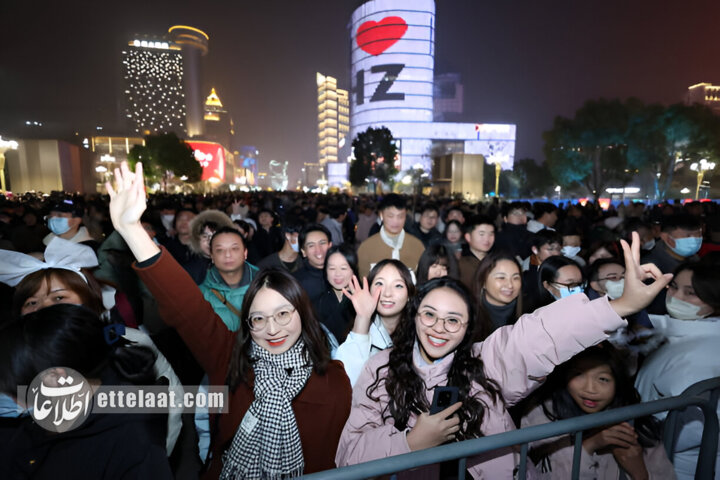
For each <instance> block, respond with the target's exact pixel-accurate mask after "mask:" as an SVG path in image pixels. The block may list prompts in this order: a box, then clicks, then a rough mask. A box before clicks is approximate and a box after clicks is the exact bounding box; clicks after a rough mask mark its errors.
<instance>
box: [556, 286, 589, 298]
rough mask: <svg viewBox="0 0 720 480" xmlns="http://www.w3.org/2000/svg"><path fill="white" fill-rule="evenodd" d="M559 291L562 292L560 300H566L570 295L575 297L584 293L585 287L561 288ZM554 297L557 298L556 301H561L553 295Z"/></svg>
mask: <svg viewBox="0 0 720 480" xmlns="http://www.w3.org/2000/svg"><path fill="white" fill-rule="evenodd" d="M558 291H559V292H560V298H566V297H569V296H570V295H575V294H576V293H583V287H581V286H580V285H578V286H577V287H572V288H570V287H561V288H558ZM553 297H555V300H560V298H558V297H556V296H555V294H553Z"/></svg>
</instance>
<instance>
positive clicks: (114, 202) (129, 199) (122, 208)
mask: <svg viewBox="0 0 720 480" xmlns="http://www.w3.org/2000/svg"><path fill="white" fill-rule="evenodd" d="M105 187H106V188H107V191H108V194H109V195H110V218H111V220H112V223H113V226H114V227H115V230H117V232H118V233H119V234H120V235H121V236H122V237H123V239H125V242H126V243H127V244H128V246H129V247H130V250H131V251H132V252H133V255H135V258H136V259H137V260H138V261H141V262H142V261H144V260H147V259H148V258H150V257H152V256H154V255H156V254H157V253H158V252H159V251H160V249H159V248H158V247H157V245H155V243H153V241H152V239H151V238H150V237H149V236H148V234H147V232H146V231H145V229H144V228H143V227H142V225H141V224H140V217H141V216H142V214H143V212H144V211H145V208H147V203H146V201H145V182H144V178H143V169H142V163H140V162H138V163H137V165H135V173H133V172H131V171H130V169H129V168H128V165H127V162H122V163H121V164H120V168H116V169H115V187H113V186H112V185H110V183H109V182H108V183H106V184H105Z"/></svg>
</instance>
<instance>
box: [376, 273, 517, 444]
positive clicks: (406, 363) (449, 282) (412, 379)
mask: <svg viewBox="0 0 720 480" xmlns="http://www.w3.org/2000/svg"><path fill="white" fill-rule="evenodd" d="M437 288H448V289H450V290H452V291H453V292H455V293H456V294H457V295H459V296H460V298H461V299H462V301H463V302H464V303H465V306H466V308H467V311H468V325H467V330H466V331H465V335H464V337H463V339H462V341H461V342H460V344H458V346H457V348H456V349H455V351H454V357H453V359H452V364H451V365H450V370H449V372H448V375H447V379H448V383H447V384H448V385H451V386H454V387H458V388H459V390H460V395H459V398H460V399H462V402H463V405H462V407H461V408H460V410H458V412H457V414H458V416H459V417H460V431H459V432H458V435H457V438H458V440H465V439H469V438H475V437H481V436H482V435H483V433H482V430H481V426H482V421H483V419H484V417H485V413H486V411H487V408H488V406H487V405H486V404H485V402H484V401H482V400H480V399H478V398H476V397H475V396H473V395H471V391H472V388H473V384H478V385H479V386H480V387H481V391H482V390H484V391H485V392H486V393H487V394H488V396H489V397H490V398H491V399H492V401H493V402H494V403H497V402H498V401H500V402H502V401H503V400H502V397H501V396H500V394H499V386H498V385H497V383H496V382H494V381H493V380H491V379H488V378H487V377H486V376H485V371H484V365H483V361H482V359H481V358H480V357H479V356H475V355H474V354H473V352H472V339H473V338H474V334H475V332H474V330H475V328H476V326H477V325H476V318H475V313H474V312H475V308H474V305H473V298H472V296H471V295H470V293H469V292H468V291H467V289H466V288H465V287H464V286H463V285H462V284H461V283H460V282H458V281H456V280H453V279H451V278H447V277H443V278H434V279H432V280H430V281H429V282H427V283H425V284H424V285H421V286H420V288H419V290H418V293H417V295H416V296H414V297H413V298H412V300H411V302H410V304H409V306H408V308H407V310H406V312H405V315H403V317H402V319H401V321H400V324H399V325H398V326H397V328H396V329H395V332H394V333H393V336H392V340H393V345H394V347H393V349H392V350H391V351H390V356H389V358H388V363H387V364H385V365H382V366H380V367H378V369H377V370H376V371H375V375H376V379H375V381H374V382H373V383H372V384H371V385H370V386H369V387H368V389H367V391H366V395H367V396H368V398H370V399H371V400H374V401H380V397H379V396H376V395H375V392H377V391H378V390H379V389H380V387H381V385H384V387H385V389H386V390H387V395H388V396H389V401H388V403H387V405H386V406H385V407H384V409H383V411H382V418H383V422H386V421H387V420H388V419H390V418H392V419H393V421H394V424H395V428H397V429H398V430H400V431H403V430H405V429H406V428H407V423H408V420H409V418H410V415H412V414H415V415H420V413H422V412H427V411H428V409H429V405H428V400H427V393H426V392H427V390H426V389H427V387H426V385H425V382H424V381H423V380H422V378H420V376H419V375H418V374H417V372H416V371H415V368H414V367H413V349H414V348H415V344H416V342H417V341H418V340H417V333H416V329H415V321H416V320H415V318H416V316H417V312H418V308H419V307H420V304H421V303H422V301H423V299H424V298H425V296H426V295H427V294H428V293H430V292H432V291H433V290H435V289H437ZM385 369H387V372H386V374H385V376H382V375H381V372H382V371H383V370H385Z"/></svg>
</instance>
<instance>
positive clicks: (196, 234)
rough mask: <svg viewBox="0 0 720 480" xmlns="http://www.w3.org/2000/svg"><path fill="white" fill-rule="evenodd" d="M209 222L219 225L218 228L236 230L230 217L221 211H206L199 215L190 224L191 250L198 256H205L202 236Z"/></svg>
mask: <svg viewBox="0 0 720 480" xmlns="http://www.w3.org/2000/svg"><path fill="white" fill-rule="evenodd" d="M207 222H212V223H215V224H217V226H218V228H223V227H232V228H235V224H234V223H233V222H232V220H230V217H228V216H227V215H226V214H224V213H223V212H221V211H220V210H205V211H204V212H200V213H199V214H197V215H196V216H195V218H193V219H192V221H191V222H190V250H192V251H193V252H195V253H197V254H198V255H203V252H202V249H201V248H200V234H201V233H202V228H203V225H205V224H206V223H207Z"/></svg>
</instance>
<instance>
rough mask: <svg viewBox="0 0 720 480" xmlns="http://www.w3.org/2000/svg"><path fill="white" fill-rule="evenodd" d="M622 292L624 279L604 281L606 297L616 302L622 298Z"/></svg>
mask: <svg viewBox="0 0 720 480" xmlns="http://www.w3.org/2000/svg"><path fill="white" fill-rule="evenodd" d="M623 290H625V279H624V278H621V279H620V280H606V281H605V292H607V296H608V297H610V298H611V299H612V300H617V299H618V298H620V297H622V294H623Z"/></svg>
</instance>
